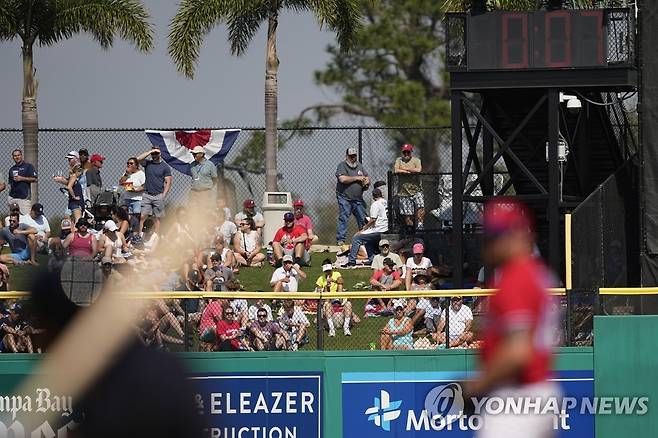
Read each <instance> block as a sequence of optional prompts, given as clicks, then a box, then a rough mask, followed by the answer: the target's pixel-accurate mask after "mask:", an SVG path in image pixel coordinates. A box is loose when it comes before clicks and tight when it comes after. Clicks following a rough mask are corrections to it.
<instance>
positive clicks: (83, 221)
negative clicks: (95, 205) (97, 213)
mask: <svg viewBox="0 0 658 438" xmlns="http://www.w3.org/2000/svg"><path fill="white" fill-rule="evenodd" d="M75 227H76V228H80V227H87V228H89V222H87V219H85V218H80V219H78V221H77V222H76V223H75Z"/></svg>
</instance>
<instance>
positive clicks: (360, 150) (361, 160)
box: [358, 128, 363, 163]
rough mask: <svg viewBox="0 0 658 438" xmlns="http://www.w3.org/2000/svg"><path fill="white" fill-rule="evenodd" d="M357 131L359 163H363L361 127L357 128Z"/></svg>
mask: <svg viewBox="0 0 658 438" xmlns="http://www.w3.org/2000/svg"><path fill="white" fill-rule="evenodd" d="M358 133H359V146H358V147H359V163H363V128H359V129H358Z"/></svg>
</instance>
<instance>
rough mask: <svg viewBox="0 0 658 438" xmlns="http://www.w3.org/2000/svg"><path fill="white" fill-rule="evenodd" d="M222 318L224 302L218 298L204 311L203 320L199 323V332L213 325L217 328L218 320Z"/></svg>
mask: <svg viewBox="0 0 658 438" xmlns="http://www.w3.org/2000/svg"><path fill="white" fill-rule="evenodd" d="M221 319H222V304H221V303H220V302H219V301H217V300H212V301H211V302H209V303H208V305H207V306H206V308H205V309H203V313H202V314H201V322H200V323H199V333H203V332H204V331H206V330H207V329H209V328H211V327H215V329H216V328H217V321H219V320H221Z"/></svg>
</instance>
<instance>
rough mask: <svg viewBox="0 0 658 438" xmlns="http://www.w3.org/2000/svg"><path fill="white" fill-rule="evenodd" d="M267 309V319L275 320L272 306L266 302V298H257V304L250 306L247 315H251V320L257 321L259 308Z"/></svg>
mask: <svg viewBox="0 0 658 438" xmlns="http://www.w3.org/2000/svg"><path fill="white" fill-rule="evenodd" d="M261 308H262V309H265V311H266V312H267V320H268V321H273V320H274V318H273V317H272V308H271V307H270V305H269V304H267V303H266V302H265V300H263V299H262V298H261V299H258V300H256V304H252V305H251V306H249V310H247V316H248V317H249V322H255V321H256V320H257V319H258V309H261Z"/></svg>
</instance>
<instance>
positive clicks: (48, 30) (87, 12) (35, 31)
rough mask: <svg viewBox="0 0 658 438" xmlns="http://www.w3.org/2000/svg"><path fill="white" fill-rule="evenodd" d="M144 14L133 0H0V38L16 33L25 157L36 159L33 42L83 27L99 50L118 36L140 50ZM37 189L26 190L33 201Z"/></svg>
mask: <svg viewBox="0 0 658 438" xmlns="http://www.w3.org/2000/svg"><path fill="white" fill-rule="evenodd" d="M148 18H149V15H148V13H147V11H146V9H145V8H144V6H143V5H142V4H141V2H140V1H139V0H0V41H3V40H6V41H11V40H14V39H16V38H20V39H21V41H22V54H23V100H22V110H21V116H22V124H23V148H24V156H25V160H26V161H28V162H30V163H32V164H33V165H34V166H35V167H36V166H38V163H39V156H38V153H39V149H38V133H39V119H38V115H37V88H38V81H37V79H36V69H35V68H34V61H33V47H34V44H35V43H38V44H39V45H41V46H46V47H49V46H52V45H54V44H56V43H58V42H60V41H62V40H66V39H69V38H71V37H73V36H74V35H76V34H78V33H81V32H87V33H89V34H90V35H91V36H92V37H93V38H94V39H95V40H96V41H98V43H99V44H100V45H101V47H102V48H103V49H108V48H110V47H111V46H112V43H113V42H114V38H115V36H116V35H118V36H119V37H120V38H121V39H124V40H127V41H129V42H131V43H133V44H134V45H135V47H136V48H137V49H138V50H140V51H143V52H148V51H150V50H151V49H152V48H153V31H152V29H151V25H150V24H149V23H148V22H147V20H148ZM37 197H38V189H36V188H35V190H33V191H32V198H33V199H34V200H36V198H37Z"/></svg>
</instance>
